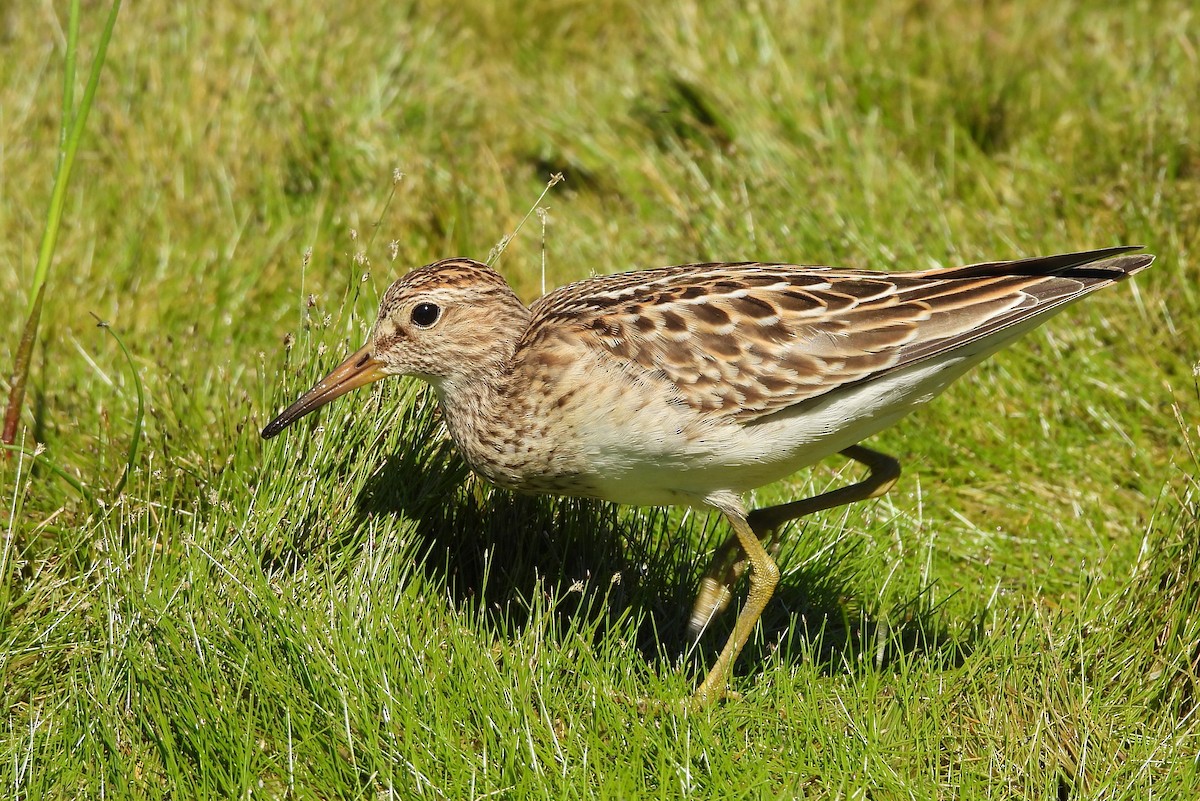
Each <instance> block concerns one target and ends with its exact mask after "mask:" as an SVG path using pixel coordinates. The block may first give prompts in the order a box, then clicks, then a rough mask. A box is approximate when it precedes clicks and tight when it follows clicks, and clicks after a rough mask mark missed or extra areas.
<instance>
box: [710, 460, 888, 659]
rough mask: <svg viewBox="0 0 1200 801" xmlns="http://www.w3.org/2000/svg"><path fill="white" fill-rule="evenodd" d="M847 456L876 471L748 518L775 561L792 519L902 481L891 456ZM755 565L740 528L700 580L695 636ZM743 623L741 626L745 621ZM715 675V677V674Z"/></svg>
mask: <svg viewBox="0 0 1200 801" xmlns="http://www.w3.org/2000/svg"><path fill="white" fill-rule="evenodd" d="M842 455H843V456H845V457H846V458H848V459H852V460H854V461H856V462H859V463H861V464H864V465H866V466H867V468H868V469H869V470H870V472H869V473H868V474H867V477H866V478H864V479H863V480H862V481H859V482H857V483H855V484H851V485H850V486H848V487H840V488H839V489H836V490H830V491H829V492H823V493H821V494H820V495H815V496H813V497H811V498H804V499H802V500H799V501H792V502H791V503H785V504H780V505H779V506H769V507H767V508H766V509H755V510H754V511H753V512H751V513H750V514H749V515H748V516H747V518H746V522H747V523H748V524H749V527H750V528H751V529H752V530H753V531H754V533H755V534H756V535H757V537H756V540H757V541H758V542H761V546H760V547H762V548H763V549H764V554H765V555H767V556H768V557H770V556H774V555H775V553H776V552H777V551H778V548H779V544H778V542H774V541H773V540H774V539H775V535H776V533H778V530H779V527H780V526H782V525H783V524H784V523H786V522H788V521H789V520H795V519H796V518H798V517H803V516H805V515H810V514H812V513H813V512H819V511H821V510H823V509H832V508H833V507H835V506H843V505H845V504H848V503H854V502H855V501H865V500H867V499H869V498H877V497H879V496H880V495H883V494H884V493H885V492H887V491H888V490H890V489H891V488H892V485H893V484H895V483H896V479H898V478H900V463H899V462H897V461H896V460H895V459H893V458H892V457H890V456H888V455H886V454H883V453H880V452H878V451H874V450H871V449H870V448H867V447H864V446H862V445H851V446H850V447H849V448H846V449H845V450H844V451H842ZM758 542H756V544H758ZM753 561H754V560H753V557H751V556H750V551H749V549H747V548H745V547H744V545H743V543H742V537H741V535H740V534H739V533H738V531H737V526H734V533H733V534H732V535H731V536H730V537H729V539H727V540H726V541H725V542H724V543H723V544H722V545H721V547H719V548H717V551H716V553H715V554H714V555H713V560H712V563H711V564H710V565H709V568H708V570H706V571H705V573H704V577H703V578H702V579H701V580H700V590H699V591H698V592H697V593H696V602H695V603H694V604H693V606H692V616H691V619H690V621H689V622H688V627H689V628H690V629H691V631H692V634H693V635H698V634H700V632H702V631H704V629H705V627H706V626H708V624H709V622H710V621H711V620H712V619H713V618H714V617H716V616H717V615H718V614H720V613H721V612H723V611H725V609H726V608H727V607H728V606H729V602H730V601H731V600H732V599H733V587H734V585H735V584H737V581H738V579H739V578H741V576H742V573H744V572H746V565H747V563H748V562H749V563H750V564H753ZM752 575H753V574H752ZM760 611H761V610H760ZM756 617H757V616H756ZM738 621H739V623H740V622H741V618H739V619H738ZM727 647H728V646H727ZM739 648H740V646H739ZM722 655H724V654H722ZM709 675H710V677H711V675H712V674H711V673H710V674H709ZM706 683H707V679H706Z"/></svg>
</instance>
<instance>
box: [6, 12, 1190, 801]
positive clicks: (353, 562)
mask: <svg viewBox="0 0 1200 801" xmlns="http://www.w3.org/2000/svg"><path fill="white" fill-rule="evenodd" d="M85 5H86V8H85V15H84V20H83V37H82V41H83V43H84V44H83V50H82V52H81V63H82V64H84V65H86V63H87V61H88V59H90V54H91V52H92V49H93V47H94V42H95V39H96V36H97V33H98V30H99V27H100V25H101V24H102V17H103V14H104V8H103V7H102V4H85ZM830 5H831V4H825V3H816V2H807V1H806V2H799V3H788V2H751V3H734V2H723V3H722V2H713V3H692V2H685V3H680V4H663V5H661V6H659V5H657V4H642V3H624V2H619V1H618V0H594V1H593V2H581V1H580V0H544V2H537V3H528V4H526V3H520V2H511V3H503V2H502V3H491V2H486V0H466V1H465V2H461V3H458V4H448V3H436V2H413V3H401V4H380V3H373V2H364V0H348V2H343V3H332V2H329V3H325V2H312V1H311V0H310V1H309V2H299V1H298V0H279V1H278V2H274V3H270V4H255V3H231V2H221V1H220V0H218V2H212V3H192V2H182V3H168V2H160V1H159V0H145V1H144V2H137V3H129V4H128V5H127V6H126V7H125V8H124V9H123V10H122V16H121V18H120V19H119V21H118V23H117V27H116V35H115V38H114V40H113V42H112V44H111V46H110V50H109V56H108V63H107V66H106V67H105V73H104V76H103V80H102V83H101V85H100V90H99V93H98V95H97V100H96V106H95V108H94V110H93V112H92V116H91V119H90V120H89V123H88V128H89V130H88V136H87V138H86V139H85V144H84V149H83V151H82V152H81V154H80V157H79V162H78V164H77V165H76V170H75V176H74V180H73V183H72V185H71V190H70V193H69V195H68V202H67V205H66V214H65V223H64V229H63V233H62V238H61V241H60V245H59V251H58V258H57V261H56V263H55V265H54V268H53V270H52V272H51V275H50V282H49V287H48V294H47V299H46V306H45V310H44V313H43V327H42V334H41V339H40V343H39V345H38V347H37V350H36V351H35V358H34V369H33V375H32V385H31V390H30V395H29V398H28V404H27V408H26V411H25V413H24V416H23V418H22V433H21V437H22V439H21V441H22V442H23V443H24V445H25V446H26V448H28V449H33V448H34V446H35V444H36V445H38V446H39V447H40V446H44V450H42V451H41V452H40V453H39V455H38V456H37V458H36V459H31V458H29V457H28V456H20V457H16V458H11V459H3V458H0V493H2V496H3V498H4V503H5V504H6V505H7V508H6V509H0V511H2V512H3V518H4V521H5V523H4V530H5V536H4V539H3V542H2V543H0V548H2V552H0V703H2V704H3V709H4V710H5V713H6V715H5V720H4V721H3V725H2V726H0V796H4V797H10V798H16V799H26V798H30V799H32V798H64V799H73V798H104V799H123V798H233V797H238V798H301V799H330V798H372V799H378V798H393V797H396V798H411V797H423V798H450V799H460V798H462V799H465V798H485V797H496V798H553V799H559V798H592V797H596V798H643V797H652V798H676V797H700V798H761V797H769V796H780V797H790V796H797V797H805V798H863V799H865V798H871V799H892V798H964V799H974V798H1051V799H1068V798H1070V799H1076V798H1080V799H1082V798H1130V799H1146V798H1162V799H1168V798H1181V799H1182V798H1191V797H1197V795H1198V794H1200V763H1198V752H1200V724H1198V722H1197V714H1198V713H1197V711H1196V704H1197V691H1198V689H1200V555H1198V553H1197V545H1198V542H1200V460H1198V458H1197V453H1198V451H1200V430H1198V421H1200V389H1198V384H1197V377H1196V375H1197V374H1196V371H1197V369H1200V368H1198V366H1197V365H1198V363H1200V325H1198V324H1197V320H1198V319H1200V263H1198V262H1197V255H1198V252H1200V251H1198V249H1200V107H1198V106H1197V104H1196V101H1195V99H1196V98H1197V97H1200V20H1198V19H1197V15H1196V12H1195V10H1194V8H1193V4H1192V3H1190V2H1186V1H1185V0H1176V1H1175V2H1130V3H1108V2H1101V1H1100V0H1095V2H1080V3H1073V4H1072V3H1063V4H1046V3H1038V2H1034V1H1033V0H1013V1H1012V2H995V3H955V2H950V1H949V0H889V2H882V3H874V2H863V1H860V0H856V1H855V2H850V3H846V4H841V5H838V6H836V8H832V9H831V8H830ZM259 6H261V8H259ZM65 24H66V23H65V20H63V19H58V18H56V17H55V16H54V11H53V10H52V9H51V4H48V3H47V4H43V3H28V4H19V3H13V2H8V3H0V367H2V369H3V370H4V377H3V379H0V388H2V389H4V390H5V393H4V394H5V395H7V389H8V381H9V379H8V371H9V369H10V365H12V363H13V355H14V351H15V349H16V346H17V341H18V339H19V337H20V331H21V326H22V324H23V315H24V311H25V308H26V304H27V303H28V301H29V296H28V293H29V286H30V281H31V276H32V273H33V264H34V261H35V256H36V251H37V247H38V242H39V239H40V236H41V230H42V226H43V224H44V219H45V214H46V211H45V210H46V207H47V204H48V201H49V197H50V190H51V180H52V176H53V171H54V163H55V159H56V152H57V137H58V125H59V117H60V108H61V92H62V70H63V49H62V43H63V36H64V26H65ZM557 171H561V172H563V173H564V174H565V176H566V180H565V182H564V183H562V184H561V185H559V186H557V187H555V188H554V189H553V190H552V191H551V192H550V193H549V194H548V195H547V197H546V199H545V200H543V201H542V204H543V206H545V207H547V208H548V209H549V212H548V216H547V219H546V222H545V225H544V226H543V224H542V222H541V221H540V220H539V219H538V217H537V216H536V215H535V216H534V217H531V219H530V222H529V223H527V224H526V226H525V228H524V229H523V230H522V231H521V233H520V234H519V235H518V236H517V237H516V238H515V239H514V240H513V241H512V243H511V244H510V245H509V247H508V249H507V251H506V252H505V253H504V254H503V256H502V258H501V259H500V261H499V267H500V269H501V270H502V271H503V272H504V273H505V274H506V276H508V277H509V279H510V281H511V282H512V283H513V285H514V287H515V288H516V289H517V291H518V292H519V293H520V294H521V295H522V297H523V298H525V299H527V300H532V299H533V298H534V297H536V296H537V295H538V294H539V293H540V292H541V287H542V282H543V280H545V282H546V286H555V285H558V284H561V283H564V282H567V281H571V280H575V279H579V278H583V277H586V276H588V275H592V274H596V273H607V272H613V271H617V270H624V269H629V268H633V267H652V266H659V265H662V264H673V263H681V262H686V261H698V260H711V259H758V258H761V259H768V260H789V261H796V262H801V263H812V264H836V265H841V266H847V267H861V268H886V269H917V268H924V267H929V266H934V265H951V264H957V263H967V262H971V261H982V260H988V259H993V258H1013V257H1019V256H1025V255H1036V254H1045V253H1051V252H1059V251H1067V250H1079V249H1085V248H1092V247H1102V246H1107V245H1115V244H1121V243H1132V244H1144V245H1146V246H1147V248H1148V250H1149V251H1150V252H1154V253H1157V254H1158V256H1159V258H1158V261H1157V262H1156V264H1155V266H1154V267H1153V268H1152V269H1151V270H1149V271H1148V272H1146V273H1144V274H1143V275H1141V276H1139V277H1138V278H1137V279H1135V280H1134V281H1133V282H1130V283H1127V284H1123V285H1121V286H1120V287H1117V288H1115V289H1111V290H1107V291H1105V292H1102V293H1099V294H1098V295H1096V296H1094V297H1092V298H1089V299H1088V300H1087V301H1086V302H1084V303H1082V304H1080V305H1078V306H1075V307H1072V308H1071V309H1070V310H1068V311H1067V312H1065V313H1064V314H1062V315H1061V316H1060V317H1058V318H1056V319H1055V320H1053V321H1051V322H1050V323H1049V324H1048V325H1047V326H1046V327H1045V328H1043V329H1042V330H1040V331H1038V332H1036V333H1034V334H1033V335H1031V336H1029V337H1027V338H1026V339H1025V340H1024V341H1022V342H1021V343H1019V344H1017V345H1016V346H1014V347H1013V348H1011V349H1010V350H1008V351H1007V352H1005V353H1002V354H1000V355H999V356H997V357H996V358H994V359H992V360H991V361H990V362H988V363H987V364H985V365H984V366H982V367H981V368H979V369H977V370H976V371H975V372H973V373H972V374H971V375H970V376H969V377H968V378H966V379H964V380H963V381H961V382H960V383H959V384H958V385H956V386H955V387H952V388H951V390H950V391H949V392H947V393H946V395H945V396H944V397H942V398H941V399H939V400H938V401H937V402H936V403H934V404H932V405H931V406H930V407H929V408H928V409H927V410H925V411H923V412H922V413H921V414H920V415H919V416H917V417H913V418H910V419H908V420H906V421H904V422H903V423H902V424H900V425H899V426H897V427H896V428H894V429H892V430H890V431H888V432H886V433H885V434H883V435H881V436H879V437H877V438H876V439H875V440H874V443H875V445H876V446H877V447H879V448H881V449H883V450H886V451H888V452H891V453H893V454H895V455H896V456H898V457H899V458H900V459H901V460H902V461H903V463H904V464H905V468H906V472H905V475H904V476H903V477H902V479H901V481H900V483H899V485H898V486H897V487H896V489H895V490H894V491H893V492H892V493H891V494H890V495H889V496H887V497H886V498H884V499H882V500H880V501H877V502H872V503H869V504H862V505H859V506H856V507H854V508H850V509H848V510H835V511H832V512H828V513H825V514H822V515H819V516H817V517H815V518H813V519H811V520H808V521H805V522H803V523H800V524H797V525H795V526H793V528H792V530H791V532H790V536H789V537H788V538H787V540H786V544H785V547H784V549H783V552H782V554H781V557H780V563H781V566H782V569H783V573H784V578H783V581H782V583H781V587H780V591H779V595H778V597H777V598H776V599H775V600H774V601H773V602H772V604H771V606H770V607H769V609H768V612H767V615H766V617H765V618H764V621H763V624H762V626H761V627H760V628H759V630H758V631H757V632H756V634H755V636H754V638H753V639H752V640H751V643H750V645H749V646H748V647H747V649H746V652H745V654H744V655H743V657H742V659H741V660H740V661H739V663H738V666H737V671H736V677H735V687H736V688H737V689H738V690H739V691H740V692H741V693H742V695H743V698H742V699H741V700H740V701H735V702H729V703H725V704H723V705H721V706H719V707H717V708H714V709H712V710H710V711H704V712H691V713H685V712H683V711H673V710H660V711H657V712H652V713H645V712H640V711H639V708H638V705H637V704H636V703H633V701H632V699H637V698H650V699H663V700H667V701H670V700H673V699H681V698H683V697H685V696H686V695H687V694H688V693H689V692H690V690H691V688H692V687H694V686H695V682H696V681H697V679H698V676H700V675H703V669H704V667H705V666H706V665H708V664H711V662H712V660H713V659H714V658H715V655H716V651H717V649H718V648H719V646H720V644H721V643H722V642H723V639H724V636H725V635H726V634H727V632H728V626H729V625H731V621H721V623H720V624H718V625H716V626H715V627H714V630H713V631H710V632H709V633H708V634H706V635H705V637H704V638H702V640H701V641H700V642H699V643H692V642H690V641H689V639H688V637H687V632H686V616H687V610H688V604H689V601H690V597H691V594H692V593H693V591H694V589H695V585H696V582H697V581H698V579H699V576H700V573H701V571H702V570H703V568H704V566H705V564H706V551H707V550H709V549H711V548H713V547H715V545H716V544H718V543H719V542H720V541H721V540H722V539H723V538H724V536H725V535H726V533H727V532H726V530H725V528H724V527H723V523H722V522H721V521H720V520H719V519H717V518H716V517H715V516H714V517H712V518H706V517H705V516H703V515H696V514H695V513H687V512H684V511H681V510H654V509H636V508H626V507H610V506H604V505H598V504H592V503H583V502H579V501H574V500H563V499H553V498H540V499H539V498H526V497H519V496H513V495H509V494H506V493H502V492H498V491H494V490H492V489H491V488H489V487H487V486H486V485H484V484H482V483H480V482H478V481H477V480H476V479H474V478H473V477H471V475H470V473H469V471H468V470H467V468H466V467H465V466H464V465H463V464H462V463H461V461H459V459H458V457H457V456H456V454H455V453H454V450H453V448H452V447H451V446H450V445H449V443H448V442H447V441H446V440H445V439H444V438H443V436H442V434H441V433H440V428H439V424H438V422H437V419H436V415H435V409H434V404H433V400H432V398H431V397H430V396H429V395H428V394H427V392H426V391H425V390H424V389H423V388H422V387H421V386H419V385H417V384H415V383H410V382H402V381H394V382H385V383H384V384H383V385H379V386H378V387H377V389H375V390H374V391H371V392H362V393H360V394H359V395H357V396H352V397H350V398H347V399H344V400H342V401H340V402H338V403H337V404H335V405H333V406H331V407H329V408H328V409H326V410H324V411H323V412H322V413H321V414H320V415H317V416H314V417H313V418H311V419H310V420H306V421H305V422H304V423H302V424H300V425H298V426H296V427H295V428H294V429H293V430H290V431H288V432H287V433H286V434H285V435H284V436H281V437H280V438H279V439H277V440H273V441H271V442H269V443H264V442H262V441H261V440H260V439H259V436H258V431H259V429H260V428H261V427H262V425H263V424H264V423H265V422H266V421H267V420H268V419H269V418H270V417H271V416H272V415H273V414H274V413H275V412H276V411H277V410H279V409H280V408H281V407H282V406H283V405H284V404H285V403H286V402H289V401H290V400H292V399H293V398H294V397H295V396H296V394H297V393H298V392H299V391H300V390H302V389H304V388H307V387H308V386H309V384H310V383H311V382H312V381H313V380H314V379H316V378H318V377H319V376H321V375H323V374H324V372H325V371H326V370H327V369H328V368H329V367H331V366H332V365H333V364H335V363H336V361H337V360H339V359H340V358H341V357H342V356H343V355H344V354H345V353H348V352H349V350H350V349H353V348H356V347H358V346H359V345H360V344H361V343H362V341H363V338H364V336H365V334H366V332H367V330H368V328H369V326H370V324H371V322H372V321H373V319H374V311H375V307H376V303H377V300H378V298H379V295H380V294H381V292H382V291H383V290H384V289H385V288H386V287H387V285H388V284H389V283H390V281H391V280H392V279H393V278H394V277H396V276H398V275H399V274H401V273H403V272H404V271H406V270H408V269H409V268H411V267H414V266H419V265H421V264H424V263H427V262H429V261H433V260H435V259H438V258H442V257H446V256H452V255H462V256H471V257H475V258H485V257H486V256H487V255H488V253H489V252H490V251H491V250H492V248H493V247H494V246H496V244H497V243H498V242H499V241H500V239H501V238H502V237H503V236H504V235H506V234H507V233H510V232H512V231H513V229H514V228H515V226H516V225H517V223H518V222H519V221H520V220H521V218H522V217H524V216H525V214H526V213H527V212H528V211H529V209H530V207H531V206H532V204H533V203H534V201H535V199H536V198H537V196H538V194H539V193H540V192H541V190H542V188H543V186H544V185H545V183H546V181H547V179H548V178H549V176H550V174H551V173H553V172H557ZM400 174H402V175H400ZM393 193H394V196H393ZM389 199H390V202H389ZM309 251H311V252H310V253H309ZM306 253H309V255H306ZM543 263H544V265H545V267H544V273H543ZM93 314H94V315H95V316H97V317H99V318H100V319H102V320H104V321H106V322H108V323H109V324H110V325H111V327H112V331H113V332H114V333H116V334H118V335H119V336H120V337H121V339H122V341H123V342H124V343H125V344H126V346H127V347H128V348H129V350H130V351H131V353H132V354H133V358H132V366H131V365H130V364H128V363H127V362H126V360H125V359H124V357H123V356H122V354H121V351H120V349H119V347H118V346H117V343H116V342H115V340H114V339H113V338H112V337H111V336H110V335H109V334H108V333H106V332H105V331H104V330H102V329H99V328H97V326H96V320H95V319H94V318H93V316H92V315H93ZM139 384H140V385H141V386H142V387H143V388H144V393H145V399H146V400H145V430H144V432H143V434H142V438H141V442H140V445H141V447H140V450H139V453H138V456H137V458H136V460H135V461H134V463H133V469H132V471H131V474H130V476H129V480H128V483H127V484H126V486H125V487H124V490H123V491H122V492H120V493H115V492H114V489H113V488H114V487H115V486H116V485H117V483H118V481H119V480H120V477H121V473H122V470H123V468H124V467H125V464H126V458H127V453H128V451H129V446H130V440H131V438H132V437H133V436H134V432H135V421H136V419H137V417H138V414H139V408H138V385H139ZM842 468H843V465H842V464H841V463H837V462H833V461H831V463H830V464H829V465H827V466H824V465H823V466H820V467H817V468H814V469H813V470H812V471H807V472H805V473H802V474H800V475H797V476H795V477H794V478H793V479H791V480H789V481H787V482H784V483H781V484H779V485H774V486H770V487H767V488H764V489H762V490H760V491H759V492H758V497H757V502H758V503H760V504H766V503H770V502H776V501H781V500H784V499H789V498H793V497H798V496H800V495H802V494H806V493H812V492H815V491H819V490H821V489H823V488H825V487H826V486H829V485H831V484H833V483H836V482H839V481H845V480H846V479H847V478H848V477H849V474H845V475H843V474H842V473H841V471H842ZM61 474H66V476H68V477H70V478H71V479H72V480H73V481H74V482H76V483H80V484H82V488H83V491H82V492H81V491H80V489H78V488H77V487H76V486H74V485H73V483H72V482H71V481H67V480H64V479H63V477H62V475H61Z"/></svg>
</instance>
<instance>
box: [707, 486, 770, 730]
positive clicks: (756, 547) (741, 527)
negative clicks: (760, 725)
mask: <svg viewBox="0 0 1200 801" xmlns="http://www.w3.org/2000/svg"><path fill="white" fill-rule="evenodd" d="M724 511H725V517H727V518H729V522H730V524H732V525H733V532H734V536H735V537H737V540H738V542H739V543H740V544H741V547H742V548H743V550H744V551H745V553H746V559H747V560H749V562H750V595H749V596H748V597H747V598H746V605H745V606H743V607H742V611H741V613H740V614H739V615H738V619H737V623H735V624H734V626H733V633H732V634H730V635H729V640H728V641H727V642H726V643H725V647H724V648H722V649H721V655H720V656H718V657H717V661H716V663H715V664H714V665H713V666H712V668H711V669H710V670H709V671H708V675H707V676H705V677H704V681H703V682H701V684H700V686H699V687H698V688H696V692H695V694H694V695H693V696H692V700H693V701H694V702H695V703H696V704H698V705H699V706H706V705H708V704H712V703H715V702H717V701H719V700H720V699H721V697H722V696H724V695H725V692H726V685H727V684H728V682H729V674H730V672H731V671H732V669H733V663H734V662H735V661H736V660H737V657H738V654H739V653H741V651H742V646H744V645H745V644H746V640H748V639H750V633H751V632H752V631H754V626H755V625H756V624H757V623H758V619H759V618H760V617H761V616H762V611H763V609H765V608H766V606H767V601H769V600H771V595H772V594H773V593H774V592H775V585H776V584H778V583H779V567H778V566H776V564H775V560H774V559H772V558H771V557H770V555H769V554H768V553H767V551H766V549H765V548H763V546H762V543H761V542H759V539H758V536H757V535H756V534H755V533H754V529H752V528H750V523H749V522H748V521H747V520H746V517H745V515H744V514H742V513H741V512H739V511H736V510H732V509H726V510H724Z"/></svg>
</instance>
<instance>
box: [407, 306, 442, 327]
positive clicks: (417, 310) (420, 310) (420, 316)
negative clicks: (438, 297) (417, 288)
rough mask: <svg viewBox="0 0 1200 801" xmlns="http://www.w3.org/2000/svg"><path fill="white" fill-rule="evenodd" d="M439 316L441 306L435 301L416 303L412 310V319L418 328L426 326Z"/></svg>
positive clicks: (434, 321) (440, 314)
mask: <svg viewBox="0 0 1200 801" xmlns="http://www.w3.org/2000/svg"><path fill="white" fill-rule="evenodd" d="M441 316H442V307H441V306H438V305H437V304H436V303H418V304H417V305H416V306H414V307H413V310H412V321H413V324H414V325H416V326H417V327H418V328H428V327H429V326H431V325H433V324H434V323H436V322H437V321H438V318H439V317H441Z"/></svg>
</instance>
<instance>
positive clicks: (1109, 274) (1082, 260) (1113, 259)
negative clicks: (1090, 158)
mask: <svg viewBox="0 0 1200 801" xmlns="http://www.w3.org/2000/svg"><path fill="white" fill-rule="evenodd" d="M1141 249H1142V246H1141V245H1122V246H1120V247H1115V248H1102V249H1101V250H1085V251H1081V252H1079V253H1061V254H1059V255H1057V256H1035V257H1033V258H1031V259H1018V260H1017V261H990V262H985V263H983V264H969V265H967V266H966V267H955V268H951V269H949V270H944V271H941V272H939V273H938V278H982V277H985V276H1001V275H1028V276H1036V275H1061V276H1063V277H1068V278H1078V279H1082V280H1087V279H1089V278H1090V279H1099V280H1109V281H1121V280H1124V279H1126V278H1128V277H1129V276H1131V275H1134V274H1135V273H1138V272H1141V271H1142V270H1144V269H1146V268H1147V267H1149V266H1150V263H1151V262H1153V261H1154V256H1153V255H1151V254H1148V253H1139V254H1138V255H1136V256H1126V255H1123V254H1126V253H1129V252H1131V251H1134V250H1141ZM1083 265H1091V266H1090V267H1086V268H1084V267H1083ZM1081 268H1082V269H1081Z"/></svg>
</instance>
